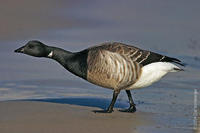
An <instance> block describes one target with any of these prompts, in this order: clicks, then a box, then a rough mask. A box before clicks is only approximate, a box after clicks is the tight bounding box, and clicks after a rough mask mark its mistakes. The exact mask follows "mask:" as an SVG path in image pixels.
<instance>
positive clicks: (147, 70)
mask: <svg viewBox="0 0 200 133" xmlns="http://www.w3.org/2000/svg"><path fill="white" fill-rule="evenodd" d="M174 68H176V69H180V68H179V67H177V66H176V65H174V64H172V63H168V62H156V63H151V64H149V65H146V66H144V67H142V73H141V76H140V78H139V79H138V81H137V82H136V83H135V84H134V85H132V86H131V87H130V89H136V88H143V87H147V86H149V85H151V84H153V83H155V82H157V81H159V80H160V79H161V78H162V77H163V76H165V75H166V74H167V73H168V72H177V70H174Z"/></svg>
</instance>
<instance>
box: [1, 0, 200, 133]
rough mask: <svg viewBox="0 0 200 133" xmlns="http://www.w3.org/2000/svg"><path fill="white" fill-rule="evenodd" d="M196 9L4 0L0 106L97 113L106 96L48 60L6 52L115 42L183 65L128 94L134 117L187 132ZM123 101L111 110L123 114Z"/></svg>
mask: <svg viewBox="0 0 200 133" xmlns="http://www.w3.org/2000/svg"><path fill="white" fill-rule="evenodd" d="M199 4H200V2H199V1H159V0H155V1H145V0H140V1H135V0H133V1H132V0H127V1H122V0H115V1H114V0H109V1H106V0H102V1H97V0H85V1H81V0H76V1H72V0H68V1H59V2H56V1H47V0H44V1H39V0H35V1H29V0H28V1H24V0H20V1H4V2H2V4H1V5H0V9H1V10H2V11H1V14H0V18H1V21H0V28H1V30H0V61H1V63H0V101H4V100H17V99H29V100H30V99H39V100H41V101H47V102H60V103H61V101H65V102H64V103H69V104H77V105H84V106H95V104H96V102H97V101H98V100H100V101H99V104H100V105H96V106H97V107H100V108H105V106H107V105H108V103H109V100H110V98H111V93H112V91H111V90H107V89H104V88H100V87H97V86H94V85H92V84H90V83H87V82H86V81H84V80H81V79H79V78H77V77H75V76H74V75H72V74H70V73H69V72H67V71H66V70H65V69H64V68H62V67H61V66H60V65H58V63H55V62H54V61H50V60H48V59H42V58H41V59H38V58H34V57H30V56H25V55H19V54H15V53H14V52H13V51H14V50H15V49H16V48H18V47H20V46H22V45H24V44H25V43H26V42H27V41H28V40H32V39H37V40H40V41H42V42H44V43H46V44H47V45H54V46H57V47H61V48H64V49H67V50H71V51H79V50H81V49H84V48H86V47H89V46H93V45H95V44H99V43H102V42H107V41H119V42H123V43H127V44H131V45H135V46H137V47H140V48H144V49H147V50H152V51H154V52H159V53H162V54H166V55H169V56H173V57H176V58H179V59H181V60H182V61H183V62H185V63H186V64H187V66H186V67H185V68H184V69H185V71H184V72H180V73H173V74H169V75H168V76H166V77H165V78H164V79H163V80H161V81H160V82H159V83H156V84H154V85H153V86H151V87H148V88H144V89H140V90H135V91H133V93H134V94H133V95H134V96H135V100H136V103H137V106H138V108H139V110H140V111H145V112H154V113H158V115H160V117H159V118H158V119H157V120H159V119H162V120H160V121H161V122H160V123H161V127H162V126H163V125H164V127H169V128H172V129H174V128H176V131H177V130H178V129H179V128H180V129H184V128H186V129H188V130H184V132H187V131H188V132H190V130H189V129H191V128H192V127H193V112H194V109H193V106H194V90H195V89H196V90H197V91H198V92H199V90H200V52H199V51H200V26H199V23H200V17H199V12H200V8H199ZM199 93H200V92H199ZM199 97H200V96H199V95H198V97H197V98H198V105H199ZM74 98H75V100H74ZM69 99H71V100H69ZM83 99H85V100H83ZM88 99H89V100H88ZM90 99H93V100H90ZM77 101H83V102H77ZM84 101H85V102H84ZM88 101H95V102H93V103H89V102H88ZM126 101H127V98H126V95H125V93H122V94H121V95H120V97H119V100H118V105H117V107H119V108H124V107H127V106H128V104H127V102H126ZM103 103H105V104H106V105H105V104H103ZM161 116H163V117H161ZM174 131H175V130H174ZM178 131H179V130H178Z"/></svg>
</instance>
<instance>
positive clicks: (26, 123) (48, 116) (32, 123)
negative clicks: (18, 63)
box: [0, 101, 155, 133]
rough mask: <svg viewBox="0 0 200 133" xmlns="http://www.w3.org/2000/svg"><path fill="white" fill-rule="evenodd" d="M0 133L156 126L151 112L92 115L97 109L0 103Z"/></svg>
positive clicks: (107, 132) (117, 131)
mask: <svg viewBox="0 0 200 133" xmlns="http://www.w3.org/2000/svg"><path fill="white" fill-rule="evenodd" d="M0 108H1V110H0V132H1V133H55V132H59V133H66V132H71V133H80V132H81V133H89V132H90V133H102V132H104V133H111V132H114V133H122V132H126V133H133V132H134V133H135V132H138V130H140V128H142V127H145V126H155V124H154V122H153V119H152V115H153V114H152V113H144V112H136V113H134V114H130V113H122V112H119V111H117V110H115V112H114V113H111V114H101V113H94V112H93V110H99V108H91V107H83V106H75V105H68V104H57V103H47V102H31V101H9V102H0Z"/></svg>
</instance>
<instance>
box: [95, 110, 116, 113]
mask: <svg viewBox="0 0 200 133" xmlns="http://www.w3.org/2000/svg"><path fill="white" fill-rule="evenodd" d="M93 112H94V113H112V112H113V110H94V111H93Z"/></svg>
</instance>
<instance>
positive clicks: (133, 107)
mask: <svg viewBox="0 0 200 133" xmlns="http://www.w3.org/2000/svg"><path fill="white" fill-rule="evenodd" d="M119 111H120V112H128V113H134V112H136V107H135V106H130V107H129V108H128V109H125V110H119Z"/></svg>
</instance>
